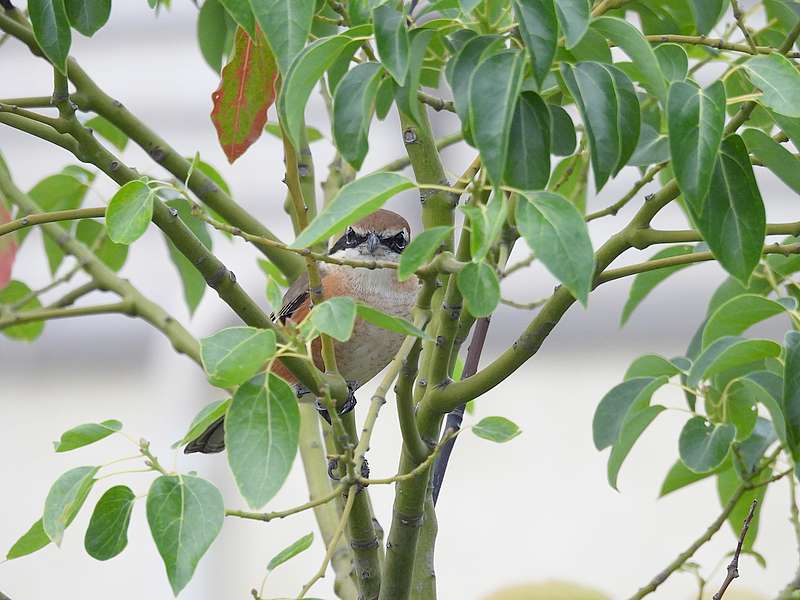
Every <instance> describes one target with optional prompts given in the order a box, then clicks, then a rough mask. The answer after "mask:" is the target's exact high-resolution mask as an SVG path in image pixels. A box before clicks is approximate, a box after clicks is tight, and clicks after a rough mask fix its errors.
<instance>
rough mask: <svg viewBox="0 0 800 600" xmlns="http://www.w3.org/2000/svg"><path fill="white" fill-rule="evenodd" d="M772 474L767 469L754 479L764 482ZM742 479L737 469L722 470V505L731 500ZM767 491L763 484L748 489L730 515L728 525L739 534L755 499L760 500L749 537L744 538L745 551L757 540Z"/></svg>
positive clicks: (720, 491)
mask: <svg viewBox="0 0 800 600" xmlns="http://www.w3.org/2000/svg"><path fill="white" fill-rule="evenodd" d="M771 476H772V470H771V469H765V470H764V472H763V473H761V474H759V476H758V477H756V478H755V480H753V481H752V483H754V484H758V483H763V482H765V481H766V480H768V479H769V478H770V477H771ZM742 483H743V482H742V480H741V478H740V477H739V475H738V474H737V473H736V470H735V469H726V470H725V471H722V472H721V473H720V474H719V475H718V476H717V493H718V494H719V501H720V505H721V506H725V505H727V504H728V502H729V501H730V499H731V497H733V494H734V493H736V490H737V489H738V488H739V486H740V485H742ZM766 493H767V486H766V485H762V486H760V487H757V488H755V489H753V490H748V491H746V492H745V493H744V494H743V495H742V497H741V498H739V500H738V502H736V506H734V508H733V510H732V511H731V514H730V515H728V525H730V527H731V530H732V531H733V535H735V536H738V535H740V534H741V532H742V527H743V526H744V520H745V519H746V518H747V515H748V513H749V512H750V506H751V505H752V504H753V500H758V508H757V509H756V512H755V515H754V516H753V520H752V521H751V522H750V527H749V529H748V533H747V537H746V538H745V539H744V543H743V544H742V550H744V551H748V552H749V551H751V550H752V548H753V544H754V543H755V541H756V537H757V536H758V526H759V521H760V517H761V507H762V506H763V502H764V495H765V494H766Z"/></svg>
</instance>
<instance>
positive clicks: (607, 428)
mask: <svg viewBox="0 0 800 600" xmlns="http://www.w3.org/2000/svg"><path fill="white" fill-rule="evenodd" d="M666 381H667V378H666V377H658V378H655V377H637V378H636V379H629V380H627V381H623V382H622V383H620V384H618V385H616V386H614V387H613V388H611V390H610V391H609V392H608V393H607V394H606V395H605V396H603V399H602V400H600V404H598V405H597V410H596V411H595V413H594V418H593V419H592V438H593V440H594V446H595V448H597V449H598V450H603V449H604V448H608V447H609V446H613V445H614V444H616V443H617V440H619V438H620V434H621V432H622V429H623V426H624V424H625V423H627V422H628V421H630V420H631V418H632V417H633V416H634V415H635V414H636V413H638V412H641V411H642V410H643V409H645V408H647V407H648V406H649V405H650V399H651V398H652V397H653V394H654V393H655V391H656V390H657V389H658V388H660V387H661V386H663V385H664V384H665V383H666Z"/></svg>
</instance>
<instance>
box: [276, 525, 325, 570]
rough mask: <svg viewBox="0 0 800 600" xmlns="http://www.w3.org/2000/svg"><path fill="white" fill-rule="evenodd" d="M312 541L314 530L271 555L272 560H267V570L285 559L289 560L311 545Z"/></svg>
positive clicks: (280, 563) (277, 565)
mask: <svg viewBox="0 0 800 600" xmlns="http://www.w3.org/2000/svg"><path fill="white" fill-rule="evenodd" d="M313 541H314V532H311V533H309V534H307V535H304V536H303V537H301V538H300V539H299V540H297V541H296V542H294V543H292V544H290V545H289V546H287V547H286V548H284V549H283V550H281V551H280V552H278V553H277V554H276V555H275V556H273V557H272V560H270V561H269V564H268V565H267V571H273V570H275V568H276V567H279V566H280V565H282V564H283V563H285V562H286V561H287V560H290V559H292V558H294V557H295V556H297V555H298V554H300V553H301V552H303V551H304V550H308V549H309V548H310V547H311V543H312V542H313Z"/></svg>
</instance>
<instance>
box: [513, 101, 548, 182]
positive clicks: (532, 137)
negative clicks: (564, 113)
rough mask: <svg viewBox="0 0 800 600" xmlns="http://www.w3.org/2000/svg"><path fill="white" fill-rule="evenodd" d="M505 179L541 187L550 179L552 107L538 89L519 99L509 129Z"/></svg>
mask: <svg viewBox="0 0 800 600" xmlns="http://www.w3.org/2000/svg"><path fill="white" fill-rule="evenodd" d="M508 141H509V153H508V157H507V159H506V167H505V173H504V176H503V178H504V180H505V182H506V183H507V184H508V185H510V186H512V187H515V188H517V189H520V190H541V189H544V188H545V187H546V186H547V181H548V179H550V111H548V109H547V105H546V104H545V103H544V101H543V100H542V99H541V97H539V95H538V94H535V93H534V92H522V93H521V94H520V95H519V98H518V99H517V106H516V109H515V110H514V118H513V121H512V122H511V130H510V132H509V140H508Z"/></svg>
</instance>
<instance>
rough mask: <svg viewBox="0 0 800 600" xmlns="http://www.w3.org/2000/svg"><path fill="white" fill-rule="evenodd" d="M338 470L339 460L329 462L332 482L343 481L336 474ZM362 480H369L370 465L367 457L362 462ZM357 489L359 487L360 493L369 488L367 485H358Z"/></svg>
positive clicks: (332, 459)
mask: <svg viewBox="0 0 800 600" xmlns="http://www.w3.org/2000/svg"><path fill="white" fill-rule="evenodd" d="M338 469H339V459H338V458H331V459H330V460H329V461H328V477H330V478H331V480H333V481H339V480H341V477H339V476H338V475H337V474H336V471H337V470H338ZM361 478H362V479H369V463H368V462H367V457H366V456H365V457H364V460H363V461H362V462H361ZM357 487H358V491H359V492H360V491H361V490H363V489H364V488H365V487H367V484H362V483H359V484H358V485H357Z"/></svg>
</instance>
